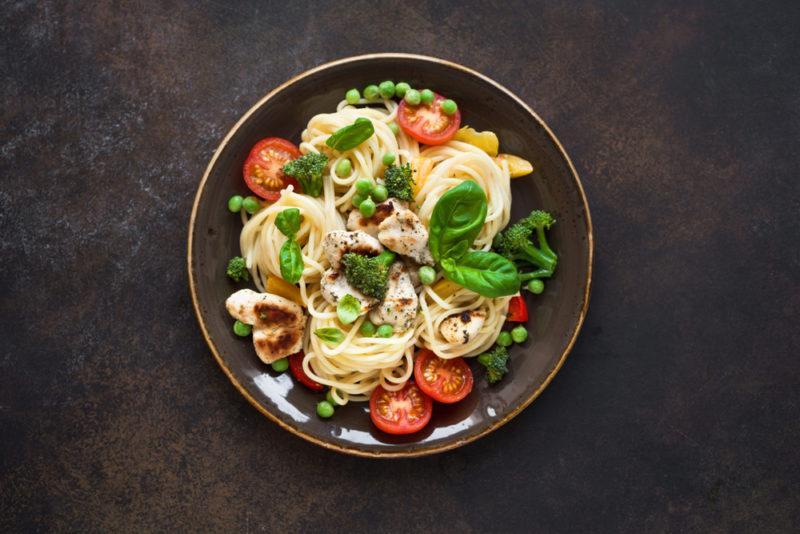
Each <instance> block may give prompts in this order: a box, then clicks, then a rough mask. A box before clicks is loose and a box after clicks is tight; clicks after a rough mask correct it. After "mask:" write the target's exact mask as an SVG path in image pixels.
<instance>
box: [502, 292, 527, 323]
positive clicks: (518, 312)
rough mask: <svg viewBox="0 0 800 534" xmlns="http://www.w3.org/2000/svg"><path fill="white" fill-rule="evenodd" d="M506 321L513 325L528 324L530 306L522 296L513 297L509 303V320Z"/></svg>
mask: <svg viewBox="0 0 800 534" xmlns="http://www.w3.org/2000/svg"><path fill="white" fill-rule="evenodd" d="M506 320H507V321H509V322H511V323H527V322H528V305H527V304H526V303H525V299H524V298H523V297H522V296H520V295H517V296H515V297H511V300H510V301H508V319H506Z"/></svg>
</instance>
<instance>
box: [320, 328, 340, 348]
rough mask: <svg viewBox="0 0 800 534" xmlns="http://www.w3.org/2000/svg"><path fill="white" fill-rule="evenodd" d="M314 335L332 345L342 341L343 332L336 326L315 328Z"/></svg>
mask: <svg viewBox="0 0 800 534" xmlns="http://www.w3.org/2000/svg"><path fill="white" fill-rule="evenodd" d="M314 335H315V336H317V337H318V338H320V339H321V340H322V341H324V342H325V343H327V344H328V345H331V346H334V347H335V346H336V345H338V344H339V343H341V342H342V341H344V332H342V331H341V330H339V329H338V328H317V329H316V330H314Z"/></svg>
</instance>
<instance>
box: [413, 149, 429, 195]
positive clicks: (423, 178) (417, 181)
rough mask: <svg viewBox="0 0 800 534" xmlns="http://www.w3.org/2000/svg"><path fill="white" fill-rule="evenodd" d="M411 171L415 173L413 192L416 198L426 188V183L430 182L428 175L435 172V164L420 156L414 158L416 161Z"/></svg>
mask: <svg viewBox="0 0 800 534" xmlns="http://www.w3.org/2000/svg"><path fill="white" fill-rule="evenodd" d="M411 169H412V171H413V173H412V175H411V177H412V178H413V180H414V183H413V184H412V185H411V191H412V192H413V193H414V196H417V195H418V194H419V192H420V191H421V190H422V188H423V187H424V186H425V182H427V181H428V175H429V174H430V172H431V170H433V162H432V161H431V160H430V158H423V157H422V156H419V157H417V158H414V161H413V162H412V163H411Z"/></svg>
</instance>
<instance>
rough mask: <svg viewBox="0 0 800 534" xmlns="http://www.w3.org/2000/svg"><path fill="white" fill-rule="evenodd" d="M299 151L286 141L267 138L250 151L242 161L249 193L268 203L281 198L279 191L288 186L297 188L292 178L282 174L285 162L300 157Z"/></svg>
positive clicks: (277, 138) (278, 138)
mask: <svg viewBox="0 0 800 534" xmlns="http://www.w3.org/2000/svg"><path fill="white" fill-rule="evenodd" d="M300 155H301V154H300V150H298V148H297V147H296V146H295V145H294V143H292V142H291V141H287V140H286V139H281V138H280V137H267V138H266V139H262V140H261V141H259V142H258V143H256V144H255V145H253V148H251V149H250V155H249V156H247V159H246V160H245V161H244V168H243V169H242V172H243V174H244V181H245V183H246V184H247V187H249V188H250V191H252V192H253V193H255V194H256V195H258V196H260V197H261V198H263V199H265V200H269V201H270V202H275V201H276V200H278V199H279V198H280V196H281V194H280V190H281V189H284V188H285V187H286V186H287V185H289V184H294V188H295V191H296V190H297V188H298V185H297V182H296V181H295V180H294V178H291V177H289V176H286V175H285V174H284V173H283V166H284V165H285V164H286V162H288V161H290V160H293V159H297V158H299V157H300Z"/></svg>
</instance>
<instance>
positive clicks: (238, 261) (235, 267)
mask: <svg viewBox="0 0 800 534" xmlns="http://www.w3.org/2000/svg"><path fill="white" fill-rule="evenodd" d="M225 274H227V275H228V278H230V279H231V280H233V281H234V282H241V281H242V280H245V281H247V280H250V272H249V271H248V270H247V264H246V263H245V261H244V258H242V257H241V256H234V257H233V258H231V259H230V261H228V268H227V269H226V270H225Z"/></svg>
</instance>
